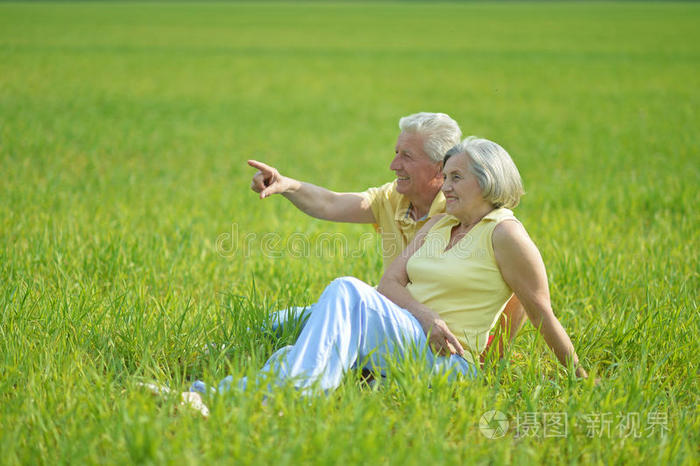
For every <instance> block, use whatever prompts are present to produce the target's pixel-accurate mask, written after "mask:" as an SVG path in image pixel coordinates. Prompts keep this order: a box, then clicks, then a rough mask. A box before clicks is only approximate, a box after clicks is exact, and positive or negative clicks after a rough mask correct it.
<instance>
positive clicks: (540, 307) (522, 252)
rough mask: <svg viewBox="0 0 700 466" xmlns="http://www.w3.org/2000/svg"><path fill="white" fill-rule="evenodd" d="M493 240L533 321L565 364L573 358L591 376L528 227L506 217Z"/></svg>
mask: <svg viewBox="0 0 700 466" xmlns="http://www.w3.org/2000/svg"><path fill="white" fill-rule="evenodd" d="M492 241H493V251H494V254H495V256H496V262H497V263H498V267H499V269H500V270H501V275H502V276H503V279H504V280H505V282H506V283H507V284H508V286H510V288H511V289H512V290H513V292H514V293H515V294H516V296H517V297H518V299H520V302H521V303H522V304H523V307H524V308H525V312H526V313H527V316H528V318H529V319H530V321H531V322H532V324H533V325H534V326H535V327H536V328H538V329H539V331H540V333H541V334H542V336H543V337H544V341H545V342H546V343H547V345H548V346H549V347H550V348H551V349H552V351H554V354H555V355H556V356H557V359H558V360H559V361H560V362H561V363H562V364H564V365H567V364H568V361H569V360H571V361H572V363H573V365H574V367H576V375H577V376H579V377H587V376H588V374H587V373H586V371H585V370H584V369H583V368H582V367H581V366H579V364H578V356H577V355H576V351H575V350H574V345H573V344H572V343H571V339H570V338H569V335H567V333H566V330H564V328H563V327H562V325H561V323H559V320H558V319H557V318H556V316H555V315H554V312H553V311H552V304H551V302H550V299H549V284H548V282H547V272H546V270H545V267H544V262H543V261H542V256H541V255H540V252H539V250H538V249H537V246H535V244H534V243H533V242H532V240H531V239H530V237H529V236H528V234H527V232H526V231H525V228H524V227H523V226H522V225H521V224H520V223H518V222H516V221H510V220H506V221H504V222H501V223H500V224H499V225H498V226H496V228H495V230H494V232H493V236H492Z"/></svg>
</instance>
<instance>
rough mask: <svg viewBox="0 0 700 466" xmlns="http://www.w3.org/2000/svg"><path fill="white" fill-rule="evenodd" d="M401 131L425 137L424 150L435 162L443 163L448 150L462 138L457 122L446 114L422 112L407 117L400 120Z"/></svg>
mask: <svg viewBox="0 0 700 466" xmlns="http://www.w3.org/2000/svg"><path fill="white" fill-rule="evenodd" d="M399 129H400V130H401V132H407V133H418V134H422V135H424V136H425V144H424V147H423V149H424V150H425V153H426V154H427V155H428V157H430V159H431V160H433V161H434V162H441V161H442V159H443V158H444V157H445V153H446V152H447V151H448V149H449V148H450V147H452V146H454V145H455V144H458V143H459V140H460V139H461V138H462V130H460V129H459V125H458V124H457V122H456V121H454V120H453V119H452V118H450V117H449V116H448V115H446V114H444V113H427V112H420V113H414V114H413V115H408V116H405V117H403V118H401V119H400V120H399Z"/></svg>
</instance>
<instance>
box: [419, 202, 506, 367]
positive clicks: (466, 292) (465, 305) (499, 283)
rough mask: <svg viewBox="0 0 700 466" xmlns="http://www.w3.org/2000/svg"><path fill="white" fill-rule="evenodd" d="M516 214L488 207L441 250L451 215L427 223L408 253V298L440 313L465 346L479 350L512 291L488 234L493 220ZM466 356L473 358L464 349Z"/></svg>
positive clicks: (454, 221) (453, 220)
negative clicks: (428, 226)
mask: <svg viewBox="0 0 700 466" xmlns="http://www.w3.org/2000/svg"><path fill="white" fill-rule="evenodd" d="M511 219H512V220H515V217H514V216H513V212H511V211H510V210H508V209H505V208H500V209H495V210H492V211H491V212H489V214H487V215H486V216H485V217H484V218H482V219H481V221H480V222H479V223H477V224H476V225H475V226H474V227H473V228H472V229H471V230H470V231H469V232H468V233H467V234H466V235H464V237H463V238H462V239H461V240H459V241H458V242H457V243H456V244H455V245H454V246H453V247H452V248H450V249H449V250H448V251H445V247H447V244H448V243H449V241H450V233H451V231H452V228H453V227H454V226H455V225H457V224H459V220H457V218H455V217H453V216H452V215H446V216H445V217H444V218H442V219H440V220H438V221H437V223H436V224H435V225H434V226H433V227H432V228H431V229H430V231H429V232H428V234H427V235H426V237H425V242H424V243H423V245H422V246H421V247H420V248H419V249H418V250H417V251H416V252H415V254H413V256H411V257H410V258H409V259H408V263H407V264H406V272H407V273H408V278H409V283H408V285H407V286H406V289H407V290H408V291H409V292H410V293H411V296H413V298H414V299H415V300H416V301H418V302H420V303H423V304H425V305H426V306H428V307H429V308H430V309H432V310H434V311H435V312H437V313H438V314H439V315H440V318H441V319H442V320H444V321H445V323H446V324H447V326H448V327H449V328H450V330H451V331H452V333H454V334H455V336H456V337H457V339H458V340H459V342H460V343H461V344H462V346H463V347H464V349H465V350H466V349H467V348H469V349H470V350H471V351H473V352H474V353H475V354H479V353H481V352H483V351H484V349H485V348H486V343H487V341H488V334H489V331H490V330H491V329H492V328H493V327H494V326H495V325H496V322H498V318H499V317H500V315H501V312H503V309H504V308H505V305H506V303H507V302H508V300H509V299H510V297H511V295H512V294H513V292H512V291H511V289H510V287H509V286H508V285H507V284H506V282H505V281H504V280H503V276H502V275H501V271H500V269H499V268H498V264H497V263H496V257H495V255H494V253H493V243H492V242H491V236H492V234H493V230H494V229H495V228H496V225H498V224H499V223H501V222H502V221H504V220H511ZM465 358H467V360H470V359H471V361H470V362H472V363H473V362H474V360H473V359H472V358H470V357H469V356H468V355H467V354H465Z"/></svg>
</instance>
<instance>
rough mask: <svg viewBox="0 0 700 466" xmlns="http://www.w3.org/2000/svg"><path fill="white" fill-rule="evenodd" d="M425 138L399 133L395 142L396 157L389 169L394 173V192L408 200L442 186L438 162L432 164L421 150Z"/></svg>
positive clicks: (414, 134) (418, 135)
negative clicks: (395, 180)
mask: <svg viewBox="0 0 700 466" xmlns="http://www.w3.org/2000/svg"><path fill="white" fill-rule="evenodd" d="M424 144H425V137H424V136H423V135H421V134H416V133H405V132H404V133H401V134H399V138H398V140H397V141H396V148H395V149H394V152H395V153H396V156H395V157H394V160H392V161H391V165H389V168H390V169H391V170H393V171H394V172H395V173H396V179H397V182H396V191H397V192H399V193H400V194H403V195H404V196H406V197H408V198H409V199H410V198H411V197H414V196H421V195H425V194H427V193H431V192H433V191H434V190H435V189H439V188H440V186H441V184H442V171H441V168H442V167H441V166H442V164H441V163H440V162H434V161H432V160H431V159H430V157H428V154H426V153H425V150H424V149H423V147H424Z"/></svg>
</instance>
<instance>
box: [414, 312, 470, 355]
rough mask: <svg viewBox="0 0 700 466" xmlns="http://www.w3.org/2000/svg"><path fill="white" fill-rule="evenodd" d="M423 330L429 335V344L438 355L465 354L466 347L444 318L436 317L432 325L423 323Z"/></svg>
mask: <svg viewBox="0 0 700 466" xmlns="http://www.w3.org/2000/svg"><path fill="white" fill-rule="evenodd" d="M426 327H427V328H426ZM423 330H424V331H425V334H426V335H427V336H428V344H430V349H431V350H432V351H433V354H435V355H437V356H450V355H452V354H458V355H460V356H462V355H463V354H464V348H462V345H461V344H460V343H459V340H457V337H455V336H454V334H453V333H452V332H451V331H450V329H449V328H448V327H447V324H446V323H445V321H444V320H442V319H439V318H435V319H433V321H432V322H431V324H430V325H428V326H426V325H423Z"/></svg>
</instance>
